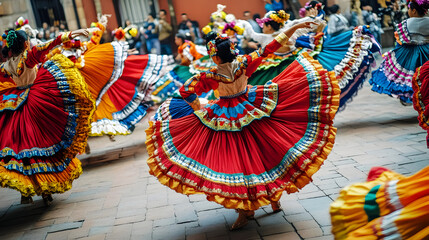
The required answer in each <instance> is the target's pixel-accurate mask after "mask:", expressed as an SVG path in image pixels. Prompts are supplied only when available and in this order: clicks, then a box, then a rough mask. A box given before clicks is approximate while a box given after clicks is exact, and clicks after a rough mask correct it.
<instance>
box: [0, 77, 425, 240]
mask: <svg viewBox="0 0 429 240" xmlns="http://www.w3.org/2000/svg"><path fill="white" fill-rule="evenodd" d="M416 117H417V113H416V112H415V111H414V109H413V108H412V107H404V106H402V105H401V104H400V103H399V101H398V100H395V99H393V98H389V97H387V96H382V95H379V94H376V93H373V92H371V90H370V87H369V85H368V84H367V83H366V84H365V85H364V86H363V89H362V90H361V91H359V93H358V95H357V96H356V97H355V99H354V101H353V102H351V103H349V104H348V106H347V108H346V109H345V110H344V111H342V112H339V113H338V114H337V116H336V119H335V126H336V127H337V128H338V131H337V138H336V144H335V145H334V148H333V150H332V153H331V154H330V155H329V157H328V159H327V160H326V161H325V164H324V165H323V166H322V167H321V169H320V170H319V171H318V172H317V173H316V174H315V175H314V176H313V182H312V183H310V184H309V185H307V186H306V187H304V189H302V191H301V192H299V193H295V194H291V195H287V194H284V195H283V197H282V199H281V201H280V202H281V203H282V206H283V208H284V210H283V211H282V212H280V213H277V214H272V210H271V208H270V207H269V206H266V207H263V208H261V209H259V210H258V211H256V214H255V218H256V219H255V220H252V221H250V223H249V225H247V226H246V227H244V228H243V229H241V230H238V231H229V226H230V225H231V224H232V223H233V222H234V221H235V218H236V217H237V213H235V211H234V210H229V209H224V208H222V207H221V206H220V205H218V204H215V203H212V202H208V201H207V200H206V199H205V196H204V195H191V196H185V195H181V194H178V193H176V192H174V191H172V190H170V189H169V188H167V187H165V186H163V185H161V184H160V183H159V182H158V181H157V180H156V179H155V177H153V176H151V175H150V174H149V173H148V167H147V165H146V162H145V161H146V159H147V154H146V152H145V147H144V140H145V135H144V129H145V128H146V126H147V125H146V124H147V123H146V122H147V119H144V120H143V121H142V123H140V124H139V125H138V126H137V128H136V131H135V132H134V133H133V134H132V135H130V136H118V137H116V142H110V141H109V140H108V139H107V137H102V138H92V139H90V144H91V147H92V149H91V150H92V153H91V154H90V155H83V156H80V158H81V159H82V161H83V163H84V165H85V166H84V173H83V174H82V176H81V177H80V178H79V179H77V180H76V181H75V182H74V183H73V188H72V189H71V190H70V191H69V192H67V193H64V194H57V195H54V199H55V200H54V202H53V204H52V205H51V206H50V207H44V206H43V202H42V200H41V198H40V197H34V201H35V202H34V204H31V205H20V204H19V201H20V195H19V193H18V192H16V191H14V190H10V189H3V188H2V189H0V192H1V194H0V236H1V237H0V239H2V240H4V239H32V240H34V239H36V240H37V239H187V240H200V239H201V240H202V239H243V240H244V239H264V240H274V239H288V240H295V239H296V240H301V239H309V240H325V239H332V235H331V232H330V229H331V223H330V217H329V204H330V203H331V202H332V201H334V200H335V199H336V197H337V196H338V192H339V191H340V189H341V188H342V187H344V186H346V185H349V184H351V183H356V182H362V181H365V178H366V174H367V172H368V170H369V169H370V168H371V167H372V166H379V165H381V166H386V167H388V168H390V169H392V170H395V171H398V172H400V173H402V174H413V173H415V172H416V171H418V170H420V169H421V168H423V167H425V166H427V165H429V151H428V149H426V142H425V137H426V133H425V132H424V131H423V130H422V129H421V128H420V127H419V126H418V122H417V119H416ZM109 150H112V151H109ZM112 152H113V153H114V154H113V155H114V156H113V157H112ZM118 157H119V158H118ZM106 159H107V160H108V161H107V160H106Z"/></svg>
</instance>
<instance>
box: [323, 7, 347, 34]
mask: <svg viewBox="0 0 429 240" xmlns="http://www.w3.org/2000/svg"><path fill="white" fill-rule="evenodd" d="M329 11H330V12H331V15H330V16H329V21H328V34H332V35H337V34H340V33H342V32H345V31H347V30H349V22H348V21H347V19H346V18H345V17H344V16H343V15H342V14H341V10H340V6H338V5H337V4H334V5H332V6H331V7H330V8H329Z"/></svg>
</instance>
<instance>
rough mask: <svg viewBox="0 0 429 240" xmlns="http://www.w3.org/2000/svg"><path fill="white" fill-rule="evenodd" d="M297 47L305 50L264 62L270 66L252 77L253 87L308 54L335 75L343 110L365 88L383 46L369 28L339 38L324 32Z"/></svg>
mask: <svg viewBox="0 0 429 240" xmlns="http://www.w3.org/2000/svg"><path fill="white" fill-rule="evenodd" d="M322 37H323V38H322ZM296 46H297V47H300V49H301V50H299V51H295V52H293V53H292V54H291V55H286V56H285V57H284V58H283V59H282V60H281V61H278V60H277V61H276V60H275V59H274V58H272V57H270V56H269V57H268V58H267V59H266V60H264V61H265V62H266V64H262V65H261V66H260V67H259V68H258V70H257V71H256V72H255V73H253V74H252V76H251V77H250V78H249V84H251V85H263V84H264V83H266V82H267V81H269V80H272V79H273V78H274V77H275V76H277V75H278V74H279V73H280V72H281V71H283V70H284V69H285V68H286V67H287V66H289V64H291V63H292V62H293V60H294V59H295V58H296V57H297V56H298V55H300V54H302V53H303V52H308V53H309V54H310V55H311V56H313V57H314V58H315V59H317V60H318V61H319V63H320V64H321V65H322V66H323V67H324V68H325V69H327V70H328V71H333V72H334V73H335V75H336V77H337V80H338V84H339V86H340V88H341V95H340V109H339V111H341V110H343V109H344V108H345V106H346V103H348V102H351V101H352V98H353V96H355V95H356V94H357V91H358V90H359V89H360V88H361V87H362V84H363V83H364V81H365V79H366V78H367V76H368V73H369V72H370V70H371V65H372V64H373V63H374V57H373V54H374V53H375V52H378V51H379V50H380V46H379V44H378V43H377V42H376V41H375V40H374V38H373V36H372V35H371V33H370V32H369V30H368V28H367V27H365V26H360V27H356V28H355V29H354V30H351V31H347V32H344V33H341V34H338V35H335V36H330V35H327V36H326V35H325V36H323V34H320V33H319V34H318V35H314V34H313V35H312V34H310V35H309V36H302V37H299V38H298V39H297V43H296ZM273 59H274V60H273ZM270 62H271V64H270Z"/></svg>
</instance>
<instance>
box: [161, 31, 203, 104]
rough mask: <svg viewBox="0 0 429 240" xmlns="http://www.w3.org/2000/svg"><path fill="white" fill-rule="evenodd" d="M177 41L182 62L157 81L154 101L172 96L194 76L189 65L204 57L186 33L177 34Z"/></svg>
mask: <svg viewBox="0 0 429 240" xmlns="http://www.w3.org/2000/svg"><path fill="white" fill-rule="evenodd" d="M175 43H176V45H177V46H178V55H177V58H176V60H179V61H180V64H179V65H177V66H175V67H174V69H172V70H171V71H170V72H169V73H168V74H166V75H164V76H163V77H161V79H159V81H157V82H156V83H155V86H154V90H153V92H152V95H153V96H154V97H153V99H154V101H155V102H158V103H160V102H163V101H165V100H166V99H167V98H169V97H171V96H172V95H173V94H174V92H175V91H176V90H177V89H179V88H180V87H181V86H182V85H183V84H184V83H185V81H186V80H188V79H189V78H190V77H192V74H191V73H190V69H189V65H190V64H191V63H192V62H193V61H195V60H197V59H200V58H202V57H203V55H202V54H200V53H199V52H198V51H197V49H196V47H195V44H194V43H193V42H191V41H189V40H187V38H186V36H185V35H184V34H182V33H178V34H176V38H175Z"/></svg>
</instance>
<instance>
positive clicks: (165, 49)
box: [156, 9, 173, 55]
mask: <svg viewBox="0 0 429 240" xmlns="http://www.w3.org/2000/svg"><path fill="white" fill-rule="evenodd" d="M166 15H167V11H165V10H164V9H161V10H160V11H159V22H158V25H156V32H157V33H158V39H159V43H160V45H161V54H167V55H171V54H173V51H172V49H171V45H170V36H171V33H172V31H173V28H172V27H171V25H170V24H169V23H168V22H167V19H166Z"/></svg>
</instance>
